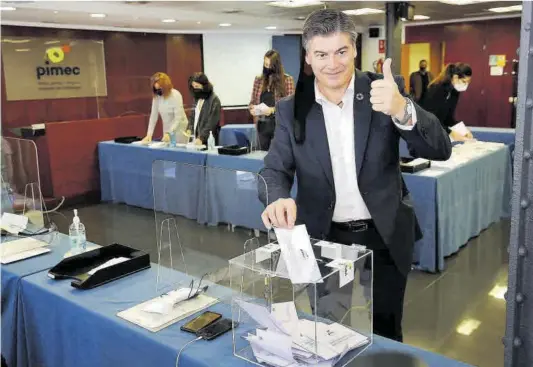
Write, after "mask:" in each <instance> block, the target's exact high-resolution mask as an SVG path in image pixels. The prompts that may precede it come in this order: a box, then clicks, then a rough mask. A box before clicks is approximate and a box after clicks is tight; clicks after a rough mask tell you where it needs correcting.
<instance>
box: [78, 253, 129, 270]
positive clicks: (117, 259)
mask: <svg viewBox="0 0 533 367" xmlns="http://www.w3.org/2000/svg"><path fill="white" fill-rule="evenodd" d="M128 260H130V258H128V257H122V256H121V257H115V258H113V259H111V260H108V261H106V262H105V263H103V264H102V265H99V266H97V267H96V268H94V269H92V270H89V271H88V274H89V275H93V274H94V273H96V272H97V271H98V270H100V269H105V268H108V267H110V266H113V265H116V264H120V263H123V262H124V261H128Z"/></svg>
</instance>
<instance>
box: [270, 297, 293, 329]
mask: <svg viewBox="0 0 533 367" xmlns="http://www.w3.org/2000/svg"><path fill="white" fill-rule="evenodd" d="M271 314H272V317H274V318H275V319H276V321H277V322H279V323H281V325H283V328H284V329H285V330H287V332H288V333H289V335H291V336H292V335H297V334H298V314H297V313H296V306H295V304H294V302H292V301H291V302H281V303H274V304H273V305H272V313H271Z"/></svg>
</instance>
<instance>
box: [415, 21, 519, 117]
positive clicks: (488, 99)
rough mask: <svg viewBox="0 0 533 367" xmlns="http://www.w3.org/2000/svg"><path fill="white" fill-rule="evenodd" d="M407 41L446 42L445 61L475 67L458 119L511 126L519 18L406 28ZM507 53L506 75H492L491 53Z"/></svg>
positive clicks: (461, 101) (458, 107)
mask: <svg viewBox="0 0 533 367" xmlns="http://www.w3.org/2000/svg"><path fill="white" fill-rule="evenodd" d="M405 42H406V43H422V42H444V43H445V63H450V62H458V61H462V62H466V63H468V64H470V65H471V66H472V68H473V78H472V83H471V85H470V87H469V89H468V90H467V91H466V92H465V93H463V94H462V95H461V98H460V100H459V105H458V106H457V111H456V118H457V120H459V121H461V120H464V122H465V123H466V124H467V125H471V126H492V127H510V126H511V106H510V104H509V102H508V97H509V96H511V94H512V77H511V67H512V66H511V64H512V63H511V61H512V59H513V58H516V49H517V48H518V46H519V43H520V18H508V19H496V20H487V21H477V22H468V23H451V24H437V25H428V26H415V27H406V33H405ZM498 54H504V55H506V57H507V60H508V62H507V65H506V66H505V68H504V72H505V74H504V75H503V76H491V75H490V66H489V55H498Z"/></svg>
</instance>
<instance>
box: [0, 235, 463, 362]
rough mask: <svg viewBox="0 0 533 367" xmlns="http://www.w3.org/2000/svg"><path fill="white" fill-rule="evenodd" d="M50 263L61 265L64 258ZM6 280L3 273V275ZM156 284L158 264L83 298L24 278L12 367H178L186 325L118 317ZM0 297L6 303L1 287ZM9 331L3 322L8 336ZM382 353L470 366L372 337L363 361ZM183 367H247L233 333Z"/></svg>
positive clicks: (226, 310)
mask: <svg viewBox="0 0 533 367" xmlns="http://www.w3.org/2000/svg"><path fill="white" fill-rule="evenodd" d="M60 236H62V237H66V236H65V235H60ZM64 241H65V239H64V238H63V239H61V242H64ZM48 256H52V257H53V256H56V257H58V258H59V257H61V256H62V253H61V251H58V254H57V255H48ZM36 259H37V258H36ZM43 259H44V257H43ZM26 261H32V260H26ZM23 263H24V262H22V263H20V264H23ZM5 273H6V270H5V269H4V267H2V276H4V275H5ZM156 278H157V270H156V268H155V264H153V265H152V268H150V269H148V270H144V271H142V272H139V273H135V274H133V275H130V276H128V277H126V278H122V279H120V280H117V281H114V282H111V283H108V284H105V285H103V286H100V287H98V288H95V289H92V290H85V291H83V290H78V289H75V288H73V287H72V286H71V285H70V281H69V280H63V281H56V280H52V279H50V278H48V276H47V270H42V271H40V272H36V273H33V274H31V275H27V276H25V277H22V278H19V281H18V288H19V296H18V305H19V310H18V312H19V317H18V318H17V323H16V326H15V330H14V331H15V332H14V333H13V334H15V337H16V339H17V340H18V341H19V343H18V345H17V350H18V353H19V356H20V358H19V360H18V361H17V363H16V364H10V366H15V365H16V366H20V367H25V366H30V365H31V366H33V365H35V366H43V367H47V366H50V367H52V366H53V367H62V366H65V367H70V366H78V367H85V366H86V367H93V366H99V367H107V366H110V367H115V366H119V365H123V366H129V367H135V366H139V367H141V366H142V367H145V366H175V364H176V357H177V356H178V353H179V351H180V350H181V349H182V348H184V346H185V344H186V343H187V342H189V341H191V340H193V339H194V338H195V337H194V336H193V335H191V334H189V333H186V332H183V331H181V330H180V326H181V325H183V324H184V323H185V322H186V321H188V319H186V320H183V321H180V322H178V323H176V324H174V325H171V326H169V327H167V328H165V329H163V330H161V331H159V332H157V333H152V332H149V331H147V330H145V329H143V328H141V327H139V326H136V325H134V324H131V323H129V322H127V321H125V320H123V319H121V318H119V317H117V316H116V314H117V313H118V312H119V311H122V310H125V309H128V308H130V307H132V306H134V305H136V304H139V303H141V302H143V301H146V300H148V299H152V298H153V297H155V296H158V295H159V294H160V293H158V292H157V291H156V287H155V284H156ZM2 294H3V297H4V286H3V285H2ZM6 297H7V296H6ZM11 297H12V296H11V295H9V298H11ZM9 301H12V300H11V299H10V300H9ZM210 310H212V311H215V312H219V313H221V314H223V315H224V317H230V318H231V308H230V306H229V304H227V303H219V304H217V305H215V306H212V307H210ZM5 312H6V318H8V317H13V314H12V313H11V311H10V310H6V311H5ZM7 330H8V329H6V325H5V324H4V323H2V334H4V333H5V332H6V331H7ZM382 351H394V352H401V353H407V354H411V355H414V356H416V357H418V358H420V359H421V360H423V361H424V362H425V363H427V364H428V365H429V366H431V367H468V365H466V364H464V363H461V362H458V361H454V360H452V359H449V358H446V357H443V356H440V355H437V354H434V353H431V352H428V351H424V350H421V349H418V348H414V347H412V346H408V345H405V344H400V343H397V342H394V341H391V340H388V339H385V338H381V337H378V336H374V342H373V345H372V346H371V347H370V348H369V349H368V350H367V351H365V354H373V353H379V352H382ZM179 362H180V365H181V366H193V367H211V366H222V367H223V366H228V367H229V366H232V367H239V366H248V365H249V364H248V363H246V362H245V361H243V360H241V359H239V358H237V357H235V356H233V341H232V335H231V333H228V334H226V335H223V336H221V337H219V338H217V339H215V340H214V341H210V342H208V341H203V340H200V341H197V342H195V343H192V344H190V345H189V346H187V347H186V348H184V349H183V352H182V353H181V356H180V361H179Z"/></svg>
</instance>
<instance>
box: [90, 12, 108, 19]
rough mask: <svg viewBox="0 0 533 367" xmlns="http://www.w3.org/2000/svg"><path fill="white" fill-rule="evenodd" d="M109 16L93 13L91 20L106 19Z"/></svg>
mask: <svg viewBox="0 0 533 367" xmlns="http://www.w3.org/2000/svg"><path fill="white" fill-rule="evenodd" d="M106 16H107V15H105V14H102V13H93V14H91V18H105V17H106Z"/></svg>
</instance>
